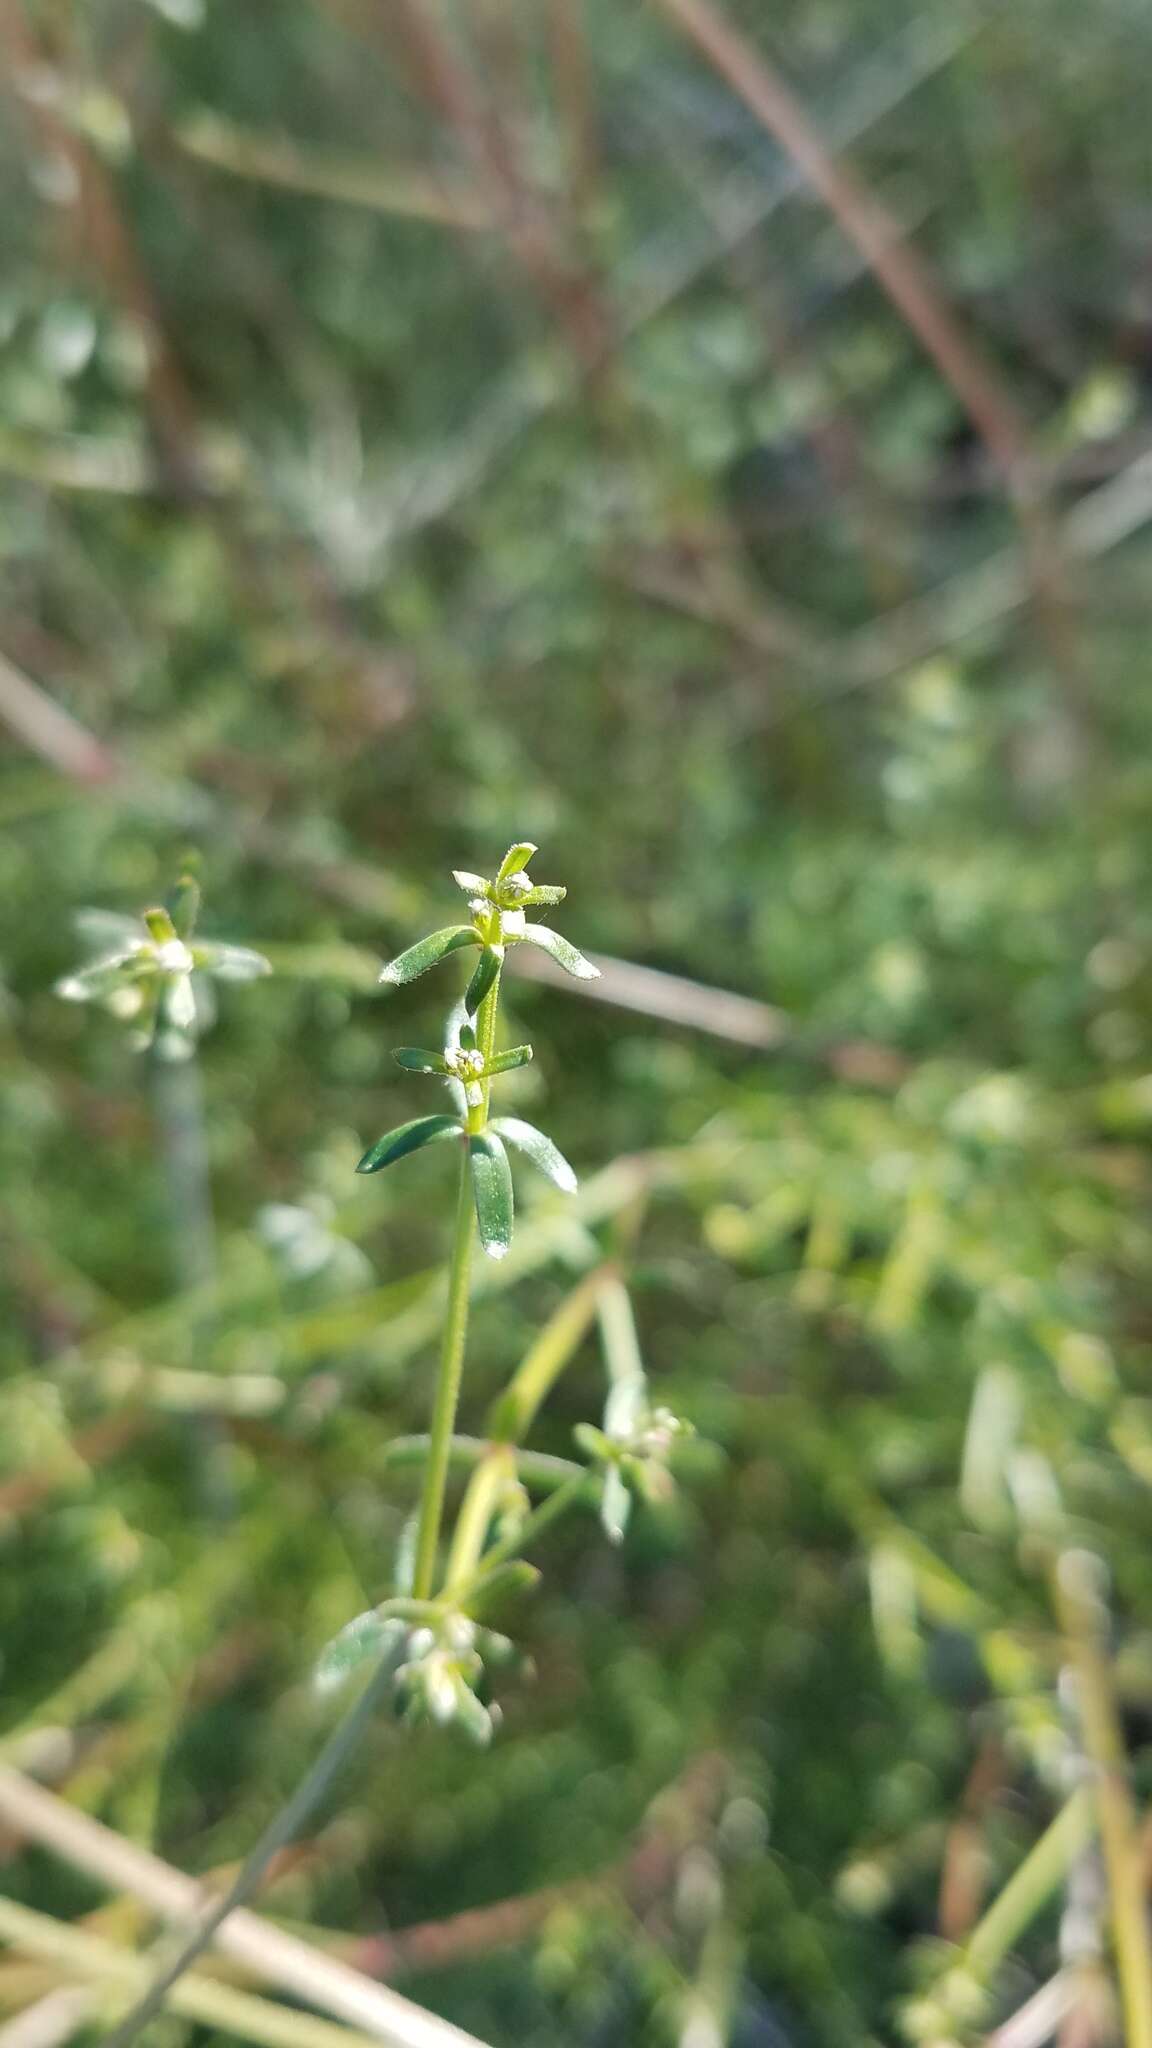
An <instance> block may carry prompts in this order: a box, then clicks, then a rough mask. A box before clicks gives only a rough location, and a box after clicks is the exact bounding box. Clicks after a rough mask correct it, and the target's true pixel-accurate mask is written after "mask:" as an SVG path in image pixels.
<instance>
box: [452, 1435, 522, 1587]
mask: <svg viewBox="0 0 1152 2048" xmlns="http://www.w3.org/2000/svg"><path fill="white" fill-rule="evenodd" d="M515 1478H516V1458H515V1453H514V1452H513V1450H512V1446H511V1445H510V1444H494V1445H493V1446H492V1449H491V1450H490V1451H489V1452H488V1454H487V1456H486V1457H484V1458H482V1459H481V1461H480V1463H479V1464H478V1465H477V1467H476V1469H475V1471H474V1472H473V1473H472V1476H471V1478H470V1479H469V1481H468V1485H467V1487H466V1488H465V1491H464V1498H463V1500H462V1501H461V1503H460V1512H459V1514H458V1515H457V1517H456V1527H455V1530H454V1531H453V1535H452V1548H451V1550H450V1552H449V1554H448V1569H447V1571H446V1572H445V1574H444V1585H445V1589H446V1591H447V1592H448V1593H449V1594H451V1593H453V1592H454V1591H455V1589H456V1588H457V1586H460V1585H465V1584H467V1582H468V1580H469V1579H470V1578H471V1577H472V1575H473V1573H474V1572H475V1570H476V1567H477V1565H478V1564H479V1562H480V1556H481V1553H482V1551H483V1549H484V1543H485V1540H486V1538H487V1535H488V1529H489V1526H490V1524H491V1521H492V1517H493V1515H494V1514H495V1512H496V1506H497V1503H498V1501H499V1499H500V1495H501V1493H502V1492H503V1491H504V1489H505V1487H507V1486H508V1485H510V1484H512V1483H514V1481H515Z"/></svg>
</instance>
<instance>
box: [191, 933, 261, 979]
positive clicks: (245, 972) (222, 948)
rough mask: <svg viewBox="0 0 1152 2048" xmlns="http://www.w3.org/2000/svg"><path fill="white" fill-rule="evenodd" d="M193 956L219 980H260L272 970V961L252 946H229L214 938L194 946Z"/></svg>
mask: <svg viewBox="0 0 1152 2048" xmlns="http://www.w3.org/2000/svg"><path fill="white" fill-rule="evenodd" d="M192 958H193V959H194V960H195V962H196V965H197V967H203V968H205V969H206V970H207V972H208V973H209V974H214V975H215V976H216V979H217V980H218V981H259V979H260V977H261V975H264V974H271V972H272V962H271V961H270V960H266V959H265V958H264V955H263V953H257V952H255V951H254V950H253V948H252V947H251V946H229V945H225V944H223V942H221V941H219V940H214V939H213V940H205V941H203V942H202V943H201V944H199V945H195V946H193V948H192Z"/></svg>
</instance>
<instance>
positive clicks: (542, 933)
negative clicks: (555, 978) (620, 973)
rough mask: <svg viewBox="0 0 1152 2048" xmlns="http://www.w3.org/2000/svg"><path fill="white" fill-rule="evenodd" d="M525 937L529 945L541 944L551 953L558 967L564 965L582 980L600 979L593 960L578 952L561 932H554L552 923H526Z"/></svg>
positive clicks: (541, 946)
mask: <svg viewBox="0 0 1152 2048" xmlns="http://www.w3.org/2000/svg"><path fill="white" fill-rule="evenodd" d="M524 937H525V938H526V939H527V941H528V943H529V945H531V946H539V947H540V948H541V950H542V951H543V952H545V953H550V954H551V955H552V958H553V960H555V962H556V965H557V966H558V967H563V968H564V969H565V971H566V972H567V973H568V974H574V975H576V976H577V978H578V979H579V980H580V981H598V980H599V979H600V969H599V968H598V967H593V965H592V962H591V961H590V960H586V959H585V958H584V955H583V953H578V952H577V950H576V948H575V946H573V945H572V944H571V943H570V942H569V940H567V939H562V938H561V936H560V934H559V932H554V931H553V930H552V927H551V925H547V924H526V925H525V927H524Z"/></svg>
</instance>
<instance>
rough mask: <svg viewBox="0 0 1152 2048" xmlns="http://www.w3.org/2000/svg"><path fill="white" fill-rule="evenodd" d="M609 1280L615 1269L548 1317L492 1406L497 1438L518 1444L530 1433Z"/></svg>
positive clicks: (592, 1276) (587, 1283) (600, 1272)
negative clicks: (520, 1439) (519, 1439)
mask: <svg viewBox="0 0 1152 2048" xmlns="http://www.w3.org/2000/svg"><path fill="white" fill-rule="evenodd" d="M610 1277H611V1269H610V1268H609V1269H605V1268H604V1267H598V1268H597V1269H596V1271H595V1272H594V1273H588V1274H587V1275H586V1276H585V1278H584V1279H583V1280H581V1281H580V1282H579V1284H578V1285H577V1286H576V1287H574V1288H573V1290H572V1292H571V1294H569V1295H567V1296H566V1297H565V1299H564V1300H563V1301H562V1302H561V1304H560V1306H559V1308H558V1309H557V1310H556V1311H555V1314H554V1315H552V1316H550V1317H549V1319H548V1321H547V1322H546V1323H545V1325H544V1328H543V1329H542V1330H541V1332H540V1335H539V1336H538V1337H537V1339H536V1342H535V1343H534V1344H533V1345H532V1346H531V1347H530V1349H529V1350H528V1351H526V1352H525V1354H524V1357H523V1359H522V1360H521V1362H520V1364H519V1365H518V1366H517V1368H516V1370H515V1372H514V1373H513V1375H512V1378H511V1379H510V1380H509V1382H508V1385H507V1386H506V1387H505V1389H504V1392H503V1393H502V1394H501V1395H500V1396H499V1397H498V1399H497V1400H496V1401H494V1402H493V1404H492V1407H491V1409H490V1411H489V1415H488V1429H489V1431H490V1433H491V1435H492V1436H493V1437H496V1438H499V1439H500V1440H501V1441H505V1442H515V1441H516V1440H517V1439H518V1438H519V1437H522V1436H523V1435H524V1434H525V1432H526V1431H527V1430H528V1429H529V1428H530V1427H531V1425H532V1423H533V1422H534V1420H535V1418H536V1414H537V1411H538V1410H539V1408H540V1405H541V1403H542V1402H543V1401H544V1400H545V1399H546V1398H547V1396H548V1395H549V1394H550V1393H551V1391H552V1388H553V1387H554V1386H555V1384H556V1381H557V1380H558V1379H559V1377H560V1374H561V1373H562V1372H563V1370H564V1368H565V1366H566V1365H567V1364H568V1363H569V1362H570V1360H571V1358H572V1356H573V1354H574V1353H575V1350H576V1347H577V1345H578V1344H579V1342H580V1340H581V1338H582V1337H583V1335H584V1332H585V1331H586V1329H587V1328H588V1325H589V1323H590V1322H591V1320H592V1316H593V1313H594V1312H595V1309H596V1306H597V1303H598V1301H599V1299H600V1295H601V1293H602V1291H603V1289H604V1287H605V1286H606V1285H607V1283H608V1280H609V1278H610Z"/></svg>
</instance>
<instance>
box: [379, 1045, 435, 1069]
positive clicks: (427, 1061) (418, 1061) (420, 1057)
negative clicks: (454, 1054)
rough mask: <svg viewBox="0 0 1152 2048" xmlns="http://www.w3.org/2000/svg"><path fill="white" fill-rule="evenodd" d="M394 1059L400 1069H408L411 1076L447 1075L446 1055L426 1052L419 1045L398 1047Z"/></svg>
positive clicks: (395, 1049)
mask: <svg viewBox="0 0 1152 2048" xmlns="http://www.w3.org/2000/svg"><path fill="white" fill-rule="evenodd" d="M392 1057H393V1059H394V1060H395V1062H396V1065H397V1066H398V1067H406V1068H407V1070H408V1072H409V1073H410V1074H446V1073H447V1072H448V1069H447V1067H446V1066H445V1064H444V1055H443V1053H439V1052H425V1051H424V1050H423V1048H422V1047H421V1046H418V1045H397V1046H394V1047H393V1049H392Z"/></svg>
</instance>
